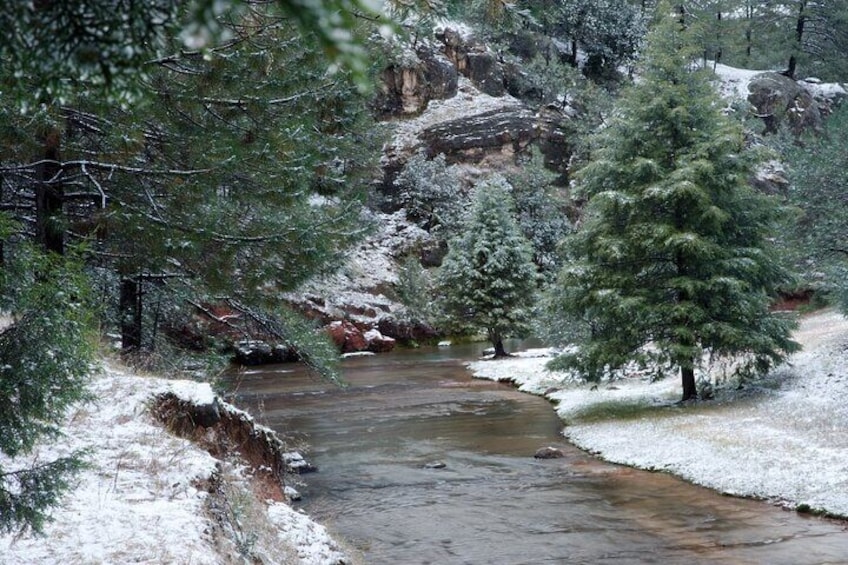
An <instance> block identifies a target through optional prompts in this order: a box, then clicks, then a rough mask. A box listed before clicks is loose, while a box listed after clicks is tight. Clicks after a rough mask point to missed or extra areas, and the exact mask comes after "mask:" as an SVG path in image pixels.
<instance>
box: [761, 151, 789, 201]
mask: <svg viewBox="0 0 848 565" xmlns="http://www.w3.org/2000/svg"><path fill="white" fill-rule="evenodd" d="M751 185H752V186H753V187H754V188H756V189H757V190H759V191H760V192H762V193H764V194H771V195H775V196H787V195H788V194H789V188H790V186H791V183H790V182H789V179H788V178H787V175H786V169H785V168H784V166H783V164H782V163H781V162H780V161H776V160H774V159H772V160H770V161H767V162H765V163H763V164H762V165H761V166H760V167H758V168H757V170H756V171H755V172H754V175H753V177H752V178H751Z"/></svg>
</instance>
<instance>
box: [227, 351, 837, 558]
mask: <svg viewBox="0 0 848 565" xmlns="http://www.w3.org/2000/svg"><path fill="white" fill-rule="evenodd" d="M477 354H479V348H475V347H474V346H463V347H452V348H449V349H435V348H433V349H422V350H417V351H401V352H397V353H391V354H382V355H379V356H375V357H361V358H354V359H347V360H345V361H344V362H343V370H344V378H345V380H346V381H347V382H348V383H349V387H347V388H345V389H339V388H336V387H334V386H333V385H329V384H326V383H324V382H322V381H319V380H317V379H316V378H315V377H312V376H309V375H307V374H305V372H304V371H302V369H300V368H299V367H298V366H296V365H275V366H267V367H260V368H251V369H249V370H247V371H242V372H239V373H233V374H232V375H230V376H229V377H228V385H229V387H230V388H231V390H232V391H233V392H234V393H235V394H236V399H237V403H238V404H239V405H240V406H242V407H243V408H245V409H247V410H249V411H250V412H251V413H252V414H254V415H255V416H256V417H257V418H258V419H259V421H260V422H262V423H264V424H266V425H268V426H271V427H272V428H274V429H275V430H277V431H278V432H279V433H280V434H281V435H282V436H283V437H284V438H287V439H288V440H289V441H290V442H291V443H293V444H295V445H297V444H299V443H302V444H304V445H307V446H308V449H307V450H306V452H307V455H308V457H307V458H308V459H309V460H310V462H312V463H313V464H315V465H317V466H318V467H319V472H317V473H312V474H308V475H304V476H303V477H302V481H303V483H304V484H303V485H301V486H300V487H299V490H300V491H301V493H302V494H303V498H304V500H303V501H302V502H300V503H295V504H297V505H300V507H302V508H303V509H304V510H305V511H306V512H307V513H309V514H310V515H311V516H312V517H313V518H315V519H316V520H317V521H319V522H321V523H323V524H325V525H326V526H327V527H328V529H329V530H330V531H331V532H332V533H333V534H334V536H335V537H336V538H337V539H339V540H340V541H342V542H343V543H344V544H345V545H346V548H347V550H348V553H349V554H350V555H351V556H352V557H353V558H354V559H355V560H356V562H361V563H367V564H425V563H433V564H437V563H438V564H466V563H467V564H475V565H476V564H485V563H493V564H507V565H511V564H535V563H587V564H589V563H591V564H603V563H615V564H617V565H623V564H630V563H633V564H635V563H661V564H675V563H681V564H687V565H691V564H697V563H722V564H747V563H750V564H758V565H759V564H770V565H780V564H786V565H804V564H811V565H812V564H823V563H834V564H835V563H842V564H845V563H848V529H847V528H846V525H845V524H844V523H839V522H834V521H828V520H822V519H818V518H813V517H805V516H801V515H798V514H796V513H794V512H788V511H785V510H781V509H779V508H776V507H774V506H770V505H769V504H766V503H764V502H758V501H753V500H742V499H736V498H731V497H727V496H721V495H719V494H716V493H714V492H712V491H709V490H707V489H703V488H700V487H696V486H692V485H690V484H687V483H684V482H683V481H680V480H677V479H675V478H673V477H671V476H668V475H664V474H660V473H648V472H643V471H638V470H633V469H629V468H626V467H620V466H616V465H610V464H608V463H604V462H602V461H599V460H597V459H595V458H593V457H591V456H589V455H587V454H586V453H584V452H582V451H580V450H578V449H576V448H574V447H572V446H570V445H569V444H568V443H566V442H565V441H564V438H563V437H562V435H561V429H562V423H561V422H560V421H559V419H558V418H557V417H556V415H555V414H554V411H553V409H552V408H551V406H550V405H549V404H548V403H547V402H546V401H545V400H543V399H541V398H537V397H534V396H530V395H526V394H523V393H520V392H518V391H516V390H515V389H513V388H512V387H511V386H509V385H505V384H499V383H492V382H488V381H480V380H475V379H472V378H471V377H470V375H469V374H468V372H467V371H466V370H465V369H464V367H463V365H462V363H463V361H465V360H468V359H472V358H474V356H475V355H477ZM548 445H551V446H555V447H558V448H560V449H561V450H563V451H564V452H565V457H564V458H562V459H551V460H537V459H534V458H533V454H534V452H535V451H536V449H537V448H539V447H543V446H548Z"/></svg>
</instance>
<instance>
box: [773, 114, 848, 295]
mask: <svg viewBox="0 0 848 565" xmlns="http://www.w3.org/2000/svg"><path fill="white" fill-rule="evenodd" d="M782 141H783V143H782V150H783V155H784V156H785V159H786V164H787V165H788V167H789V174H790V178H791V181H792V185H791V188H790V190H789V198H790V200H791V202H792V204H794V205H795V206H797V207H798V209H799V210H800V213H801V215H800V217H799V218H798V220H797V223H796V224H795V225H794V226H793V229H791V230H788V232H787V244H788V247H789V250H790V255H791V256H792V258H793V259H794V262H795V267H796V268H797V269H798V270H799V272H800V273H799V275H800V276H801V277H803V279H804V284H806V285H809V286H812V287H814V288H816V290H824V291H834V292H835V294H836V296H837V298H838V300H839V302H840V304H841V306H842V308H843V310H846V311H848V284H846V280H848V279H846V275H848V169H846V167H845V163H846V152H845V148H846V147H848V105H846V104H842V105H841V106H840V107H839V108H838V109H837V110H836V111H835V112H834V113H833V115H831V116H830V117H829V118H828V121H827V129H826V130H825V132H824V133H823V134H818V133H811V134H808V135H807V136H806V137H805V138H803V139H801V140H798V141H795V140H792V139H785V140H782ZM799 141H800V142H799ZM823 283H824V288H822V285H823Z"/></svg>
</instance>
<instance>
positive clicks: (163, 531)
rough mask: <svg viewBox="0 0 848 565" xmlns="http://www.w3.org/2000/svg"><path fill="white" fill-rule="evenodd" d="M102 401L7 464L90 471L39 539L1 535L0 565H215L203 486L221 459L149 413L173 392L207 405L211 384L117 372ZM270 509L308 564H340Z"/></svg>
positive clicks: (315, 536)
mask: <svg viewBox="0 0 848 565" xmlns="http://www.w3.org/2000/svg"><path fill="white" fill-rule="evenodd" d="M90 389H91V392H92V393H93V395H94V396H95V397H96V399H97V400H96V401H94V402H92V403H89V404H84V405H81V406H79V407H77V408H76V409H75V410H73V411H71V412H70V413H69V414H68V417H67V420H66V423H65V424H64V425H63V426H62V433H63V434H64V435H63V436H62V437H61V438H60V440H59V441H58V442H56V443H52V444H49V445H43V446H41V447H40V448H39V449H38V450H37V451H36V452H35V453H33V454H32V455H31V457H29V458H28V459H27V460H22V459H16V460H8V459H4V460H2V465H3V467H4V470H6V471H11V470H13V469H15V468H20V467H21V466H23V465H27V464H28V462H31V461H33V460H34V459H40V460H51V459H53V458H56V457H61V456H64V455H68V454H70V453H71V452H73V451H76V450H80V449H85V450H88V452H89V454H88V456H87V457H86V460H87V461H88V462H89V463H90V468H89V469H87V470H85V471H83V472H82V473H81V474H80V475H79V476H78V483H77V485H76V486H75V488H74V489H73V490H72V491H70V492H69V493H68V494H67V496H66V497H65V498H64V500H63V504H62V505H61V506H60V507H59V508H57V509H55V510H54V511H53V513H52V517H53V521H51V522H49V523H48V524H47V525H46V527H45V530H44V534H45V535H44V536H43V537H37V536H32V535H26V536H23V537H21V538H18V539H15V538H14V536H0V564H2V565H13V564H15V565H17V564H23V563H26V564H39V563H45V564H48V563H49V564H52V563H135V562H144V563H193V564H207V563H208V564H217V563H221V562H222V557H221V556H220V555H219V553H218V551H217V550H216V545H215V540H213V539H212V537H211V535H210V533H209V532H211V531H212V530H213V528H212V527H211V524H210V521H209V520H210V518H209V515H208V513H207V511H206V499H207V497H208V496H209V495H208V492H207V490H206V488H205V483H206V481H207V480H208V479H209V478H210V477H212V475H213V473H214V472H215V471H216V465H217V464H218V460H217V459H215V458H214V457H212V456H211V455H210V454H209V453H207V452H206V451H205V450H203V449H201V448H200V447H198V446H196V445H194V444H193V443H191V442H190V441H188V440H186V439H181V438H178V437H176V436H174V435H171V434H170V433H168V432H167V431H166V430H165V429H164V428H163V427H162V426H159V425H157V424H156V423H154V421H153V419H152V418H151V417H150V415H149V414H148V412H147V407H148V404H149V402H150V401H151V399H152V398H153V397H154V396H156V395H157V394H162V393H165V392H173V393H174V394H176V395H178V396H179V397H181V398H182V399H185V400H189V401H192V402H200V403H211V402H214V401H215V395H214V393H213V392H212V389H211V388H210V387H209V385H208V384H202V383H194V382H189V381H170V380H165V379H160V378H155V377H142V376H138V375H133V374H130V373H128V372H126V371H123V370H121V369H119V368H117V367H116V366H113V365H111V364H108V363H107V364H106V365H105V370H104V371H102V372H101V373H100V374H98V375H95V376H94V377H93V378H92V382H91V385H90ZM279 506H281V505H280V504H278V503H276V504H274V505H272V506H271V507H270V509H269V512H270V513H272V514H273V515H274V516H275V517H276V518H275V523H276V524H277V525H278V527H279V528H280V531H281V534H280V535H281V536H282V535H288V534H286V532H292V531H296V532H299V533H298V534H297V535H296V536H294V537H292V536H289V538H287V539H290V540H291V542H292V543H293V544H295V545H296V547H295V548H294V551H296V553H297V554H298V555H299V556H300V557H301V560H302V561H301V562H302V563H304V564H307V563H308V564H313V563H327V564H329V563H338V562H339V561H340V557H339V555H340V554H339V553H338V550H337V549H336V545H335V543H333V542H332V540H330V538H329V536H327V534H326V531H324V530H323V528H322V527H320V526H318V525H317V524H314V523H312V522H311V521H310V520H309V518H308V517H306V516H304V515H301V514H298V513H295V512H294V511H290V512H288V513H287V512H286V511H284V510H282V509H280V508H279Z"/></svg>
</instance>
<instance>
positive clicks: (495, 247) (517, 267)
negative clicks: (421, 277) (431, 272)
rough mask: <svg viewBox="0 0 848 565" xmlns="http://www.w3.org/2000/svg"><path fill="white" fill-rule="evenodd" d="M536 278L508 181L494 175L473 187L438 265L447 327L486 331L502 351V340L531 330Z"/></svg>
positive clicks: (500, 354)
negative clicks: (457, 231)
mask: <svg viewBox="0 0 848 565" xmlns="http://www.w3.org/2000/svg"><path fill="white" fill-rule="evenodd" d="M536 279H537V275H536V269H535V266H534V265H533V260H532V252H531V250H530V244H529V242H528V241H527V239H526V238H525V237H524V236H523V235H522V233H521V230H520V228H519V227H518V225H517V223H516V221H515V219H514V204H513V200H512V196H511V194H510V187H509V184H508V183H507V182H506V180H504V179H503V177H493V178H492V179H490V180H488V181H485V182H483V183H481V184H480V185H479V186H478V187H477V189H476V191H475V195H474V201H473V203H472V208H471V213H470V215H469V217H468V219H467V221H466V224H465V229H464V231H463V233H462V235H460V236H459V237H457V238H456V239H454V240H452V241H451V242H450V244H449V251H448V254H447V256H446V257H445V261H444V263H443V265H442V271H441V273H440V277H439V282H440V285H439V286H440V288H441V290H442V294H443V297H442V306H443V309H444V311H445V313H446V314H447V316H448V317H449V326H453V327H455V328H460V327H465V328H473V329H475V330H483V331H485V332H486V335H487V337H488V339H489V340H490V341H491V342H492V344H493V345H494V347H495V357H503V356H506V355H507V353H506V351H505V349H504V345H503V339H504V338H505V337H508V336H510V335H522V334H525V333H526V332H527V331H528V330H529V327H530V318H531V311H532V307H533V304H534V302H535V294H536Z"/></svg>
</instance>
